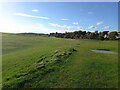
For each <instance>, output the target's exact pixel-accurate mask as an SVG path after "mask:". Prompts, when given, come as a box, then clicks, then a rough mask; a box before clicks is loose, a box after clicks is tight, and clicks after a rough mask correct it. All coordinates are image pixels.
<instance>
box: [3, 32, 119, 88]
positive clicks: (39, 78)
mask: <svg viewBox="0 0 120 90" xmlns="http://www.w3.org/2000/svg"><path fill="white" fill-rule="evenodd" d="M2 38H3V56H2V58H3V63H2V64H3V88H15V87H23V88H117V87H118V84H117V83H118V66H117V65H118V54H108V53H107V54H106V53H95V52H92V51H90V49H102V50H110V51H114V52H118V46H117V45H118V42H117V41H96V40H74V39H62V38H54V37H40V36H23V35H14V34H5V33H4V34H2ZM76 50H77V51H76Z"/></svg>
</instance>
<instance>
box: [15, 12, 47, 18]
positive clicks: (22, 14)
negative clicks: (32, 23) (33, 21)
mask: <svg viewBox="0 0 120 90" xmlns="http://www.w3.org/2000/svg"><path fill="white" fill-rule="evenodd" d="M13 15H18V16H23V17H34V18H41V19H49V18H48V17H39V16H33V15H29V14H25V13H14V14H13Z"/></svg>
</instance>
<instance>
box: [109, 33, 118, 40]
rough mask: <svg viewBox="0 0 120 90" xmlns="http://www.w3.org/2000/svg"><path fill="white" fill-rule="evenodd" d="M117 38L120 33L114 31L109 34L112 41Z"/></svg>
mask: <svg viewBox="0 0 120 90" xmlns="http://www.w3.org/2000/svg"><path fill="white" fill-rule="evenodd" d="M117 36H118V33H117V32H116V31H113V32H110V33H109V35H108V38H109V39H110V40H115V39H116V37H117Z"/></svg>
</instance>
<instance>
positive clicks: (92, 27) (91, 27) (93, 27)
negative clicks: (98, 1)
mask: <svg viewBox="0 0 120 90" xmlns="http://www.w3.org/2000/svg"><path fill="white" fill-rule="evenodd" d="M88 29H97V27H95V26H90V27H88Z"/></svg>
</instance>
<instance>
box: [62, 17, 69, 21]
mask: <svg viewBox="0 0 120 90" xmlns="http://www.w3.org/2000/svg"><path fill="white" fill-rule="evenodd" d="M61 20H63V21H67V20H69V19H67V18H62V19H61Z"/></svg>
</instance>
